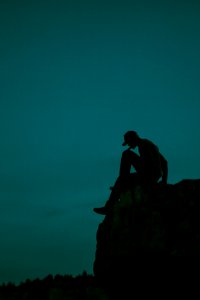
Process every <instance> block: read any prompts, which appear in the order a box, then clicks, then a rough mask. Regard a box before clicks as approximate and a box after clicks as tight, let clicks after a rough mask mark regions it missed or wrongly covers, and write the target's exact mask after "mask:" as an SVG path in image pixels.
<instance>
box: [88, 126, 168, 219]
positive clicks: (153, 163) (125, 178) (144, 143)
mask: <svg viewBox="0 0 200 300" xmlns="http://www.w3.org/2000/svg"><path fill="white" fill-rule="evenodd" d="M122 145H123V146H126V145H128V146H129V148H128V149H127V150H125V151H124V152H123V153H122V157H121V164H120V172H119V177H118V178H117V180H116V182H115V185H114V187H112V192H111V194H110V197H109V199H108V201H107V202H106V204H105V206H104V207H100V208H94V211H95V212H96V213H98V214H102V215H106V214H107V213H108V212H109V211H110V210H111V209H112V207H113V205H114V204H115V202H116V201H117V200H118V199H119V197H120V194H121V192H122V191H123V190H126V189H127V188H128V187H130V186H133V185H134V184H137V183H139V184H143V185H148V186H149V185H153V184H155V183H157V182H158V181H159V180H160V179H161V182H162V183H163V184H167V177H168V163H167V160H166V159H165V158H164V156H163V155H162V154H161V153H160V152H159V149H158V147H157V146H156V145H155V144H154V143H152V142H151V141H150V140H147V139H143V138H140V137H139V136H138V134H137V132H135V131H128V132H126V133H125V134H124V143H123V144H122ZM136 147H138V152H139V154H140V155H138V154H136V153H135V152H133V151H132V150H131V149H135V148H136ZM131 166H133V167H134V169H135V171H136V173H131V172H130V171H131Z"/></svg>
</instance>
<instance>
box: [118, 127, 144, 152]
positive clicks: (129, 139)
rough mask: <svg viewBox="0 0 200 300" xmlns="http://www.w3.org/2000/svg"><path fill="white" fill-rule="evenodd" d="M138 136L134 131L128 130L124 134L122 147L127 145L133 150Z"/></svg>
mask: <svg viewBox="0 0 200 300" xmlns="http://www.w3.org/2000/svg"><path fill="white" fill-rule="evenodd" d="M139 139H140V138H139V136H138V134H137V132H136V131H133V130H130V131H127V132H126V133H125V134H124V142H123V144H122V146H126V145H128V146H129V147H130V148H133V149H134V148H135V147H136V146H137V145H138V142H139Z"/></svg>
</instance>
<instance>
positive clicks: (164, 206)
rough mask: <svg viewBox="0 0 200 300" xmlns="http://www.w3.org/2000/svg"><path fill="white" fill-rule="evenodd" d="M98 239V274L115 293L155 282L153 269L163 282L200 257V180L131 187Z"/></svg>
mask: <svg viewBox="0 0 200 300" xmlns="http://www.w3.org/2000/svg"><path fill="white" fill-rule="evenodd" d="M96 238H97V245H96V254H95V261H94V275H95V277H96V278H97V280H98V282H99V283H100V284H101V285H102V286H103V287H107V288H109V289H112V284H114V285H115V290H116V286H122V285H123V284H125V285H126V286H129V287H130V284H132V285H133V284H134V283H135V282H136V281H135V280H137V282H138V281H141V280H142V281H143V282H144V280H145V278H148V280H149V278H152V275H153V271H156V272H154V273H157V279H158V277H159V276H160V274H161V270H166V268H167V267H168V268H169V267H171V266H172V263H173V267H174V263H175V264H176V265H177V263H178V261H179V262H180V258H184V257H185V258H186V257H187V258H194V259H197V258H199V257H200V179H197V180H182V181H181V182H179V183H177V184H173V185H172V184H168V185H162V184H159V183H158V184H157V185H155V186H154V187H151V188H148V187H142V186H140V185H138V186H136V187H135V188H130V189H129V190H127V191H126V192H124V193H123V194H122V195H121V197H120V201H119V202H117V203H116V205H115V206H114V208H113V211H112V213H110V214H109V215H107V216H105V218H104V220H103V222H102V223H101V224H100V225H99V227H98V230H97V236H96ZM184 265H185V264H184ZM177 268H178V269H179V271H180V265H179V266H177ZM157 279H156V280H157ZM152 281H153V279H152ZM127 282H129V284H128V283H127ZM130 282H131V283H130ZM116 291H117V293H118V289H117V290H116Z"/></svg>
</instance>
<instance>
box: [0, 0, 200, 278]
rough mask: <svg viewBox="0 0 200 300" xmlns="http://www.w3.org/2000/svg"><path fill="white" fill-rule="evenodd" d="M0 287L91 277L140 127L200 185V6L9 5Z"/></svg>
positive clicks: (0, 57)
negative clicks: (133, 134)
mask: <svg viewBox="0 0 200 300" xmlns="http://www.w3.org/2000/svg"><path fill="white" fill-rule="evenodd" d="M0 37H1V38H0V83H1V89H0V131H1V134H0V152H1V155H0V207H1V209H0V245H1V247H0V248H1V249H0V283H2V282H7V281H12V282H16V283H17V282H20V281H23V280H25V279H26V278H31V279H32V278H36V277H39V278H43V277H45V276H46V275H48V274H49V273H52V274H57V273H59V274H72V275H78V274H81V273H82V272H83V270H86V271H87V272H88V273H92V268H93V262H94V257H95V247H96V231H97V228H98V225H99V223H100V222H101V221H102V220H103V218H102V216H100V215H96V214H95V213H93V211H92V209H93V207H96V206H101V205H103V204H104V203H105V201H106V200H107V198H108V196H109V186H111V185H113V183H114V181H115V179H116V177H117V175H118V171H119V162H120V156H121V152H122V150H123V147H122V146H121V144H122V142H123V134H124V133H125V132H126V131H127V130H136V131H137V132H138V134H139V135H140V136H141V137H144V138H148V139H150V140H152V141H153V142H155V143H156V144H157V145H158V147H159V148H160V151H161V152H162V153H163V155H164V156H165V157H166V158H167V160H168V163H169V183H175V182H178V181H180V180H182V179H185V178H200V159H199V153H200V131H199V127H200V126H199V123H200V121H199V118H200V84H199V82H200V3H199V1H198V0H197V1H194V0H187V1H184V0H182V1H177V0H166V1H165V0H164V1H160V0H158V1H155V0H151V1H148V0H146V1H142V0H138V1H134V0H130V1H126V0H123V1H113V2H111V1H109V0H107V1H104V0H99V1H96V0H91V1H84V0H82V1H81V0H70V1H69V0H54V1H52V0H46V1H45V0H34V1H32V0H26V1H25V0H24V1H22V0H21V1H20V0H19V1H14V0H10V1H7V0H2V1H1V2H0Z"/></svg>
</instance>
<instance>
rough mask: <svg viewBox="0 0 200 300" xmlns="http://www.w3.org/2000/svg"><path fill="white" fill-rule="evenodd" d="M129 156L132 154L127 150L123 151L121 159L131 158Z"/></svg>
mask: <svg viewBox="0 0 200 300" xmlns="http://www.w3.org/2000/svg"><path fill="white" fill-rule="evenodd" d="M131 154H132V152H131V151H130V150H129V149H127V150H125V151H123V152H122V158H123V159H130V158H131Z"/></svg>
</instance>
